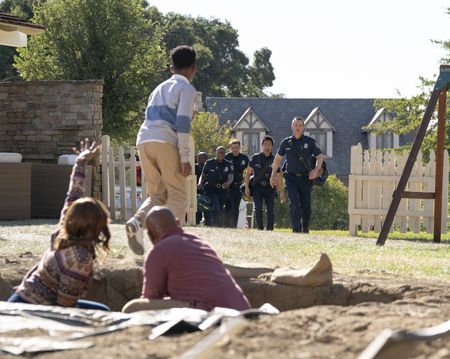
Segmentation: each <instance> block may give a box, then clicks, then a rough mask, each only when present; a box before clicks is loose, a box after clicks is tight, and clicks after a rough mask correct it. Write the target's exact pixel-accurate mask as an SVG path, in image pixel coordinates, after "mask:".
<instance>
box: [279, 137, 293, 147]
mask: <svg viewBox="0 0 450 359" xmlns="http://www.w3.org/2000/svg"><path fill="white" fill-rule="evenodd" d="M290 141H292V136H288V137H285V138H283V139H282V140H281V142H280V146H282V145H286V144H287V143H288V142H290Z"/></svg>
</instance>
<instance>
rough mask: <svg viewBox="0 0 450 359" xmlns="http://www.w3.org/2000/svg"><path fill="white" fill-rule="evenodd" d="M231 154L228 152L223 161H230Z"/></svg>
mask: <svg viewBox="0 0 450 359" xmlns="http://www.w3.org/2000/svg"><path fill="white" fill-rule="evenodd" d="M232 156H233V154H232V153H231V152H228V153H227V154H226V155H225V159H226V160H231V159H232V158H233V157H232Z"/></svg>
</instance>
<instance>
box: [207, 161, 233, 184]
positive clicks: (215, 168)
mask: <svg viewBox="0 0 450 359" xmlns="http://www.w3.org/2000/svg"><path fill="white" fill-rule="evenodd" d="M202 173H203V174H205V175H206V176H207V177H206V181H205V186H212V187H216V186H217V185H218V184H223V183H225V182H227V181H228V175H230V174H233V164H232V163H231V162H230V161H227V160H225V159H224V160H223V161H222V162H220V163H219V162H217V160H216V159H215V158H213V159H210V160H208V161H206V163H205V166H204V167H203V172H202Z"/></svg>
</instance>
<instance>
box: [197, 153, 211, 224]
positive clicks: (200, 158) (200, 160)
mask: <svg viewBox="0 0 450 359" xmlns="http://www.w3.org/2000/svg"><path fill="white" fill-rule="evenodd" d="M207 160H208V154H207V153H206V152H199V153H198V154H197V163H196V164H195V176H196V177H197V183H199V180H200V176H201V175H202V171H203V166H204V165H205V163H206V161H207ZM202 193H203V190H200V189H197V194H202ZM195 217H196V221H195V222H196V223H197V224H199V223H200V222H201V221H202V217H203V214H202V212H201V211H197V213H196V214H195ZM206 218H207V216H206V215H205V221H206Z"/></svg>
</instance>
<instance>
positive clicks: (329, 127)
mask: <svg viewBox="0 0 450 359" xmlns="http://www.w3.org/2000/svg"><path fill="white" fill-rule="evenodd" d="M334 132H336V129H335V128H334V126H333V124H332V123H331V121H330V120H329V119H328V118H327V117H326V116H325V115H324V114H323V112H322V110H321V109H320V108H319V107H316V108H314V109H313V110H312V111H311V112H310V114H309V115H308V117H307V118H306V120H305V135H306V136H309V137H312V138H314V139H315V140H316V144H317V146H318V147H319V148H320V150H321V151H322V153H323V155H324V156H325V157H328V158H331V157H333V133H334Z"/></svg>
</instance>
